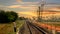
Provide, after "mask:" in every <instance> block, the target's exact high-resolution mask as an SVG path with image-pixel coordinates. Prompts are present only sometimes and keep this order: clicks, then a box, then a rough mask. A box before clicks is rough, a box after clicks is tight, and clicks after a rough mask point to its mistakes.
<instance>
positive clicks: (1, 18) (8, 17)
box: [0, 10, 18, 23]
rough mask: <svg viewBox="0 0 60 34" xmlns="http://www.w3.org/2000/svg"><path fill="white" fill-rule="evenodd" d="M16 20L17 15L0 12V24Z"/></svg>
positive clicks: (12, 12) (11, 12) (10, 12)
mask: <svg viewBox="0 0 60 34" xmlns="http://www.w3.org/2000/svg"><path fill="white" fill-rule="evenodd" d="M17 18H18V15H17V13H16V12H14V11H8V12H7V11H4V10H0V23H8V22H14V21H15V20H16V19H17Z"/></svg>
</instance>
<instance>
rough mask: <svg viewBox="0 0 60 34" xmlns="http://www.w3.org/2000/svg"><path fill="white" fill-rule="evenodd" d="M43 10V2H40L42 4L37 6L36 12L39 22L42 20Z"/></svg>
mask: <svg viewBox="0 0 60 34" xmlns="http://www.w3.org/2000/svg"><path fill="white" fill-rule="evenodd" d="M43 8H44V1H43V0H42V3H41V5H39V6H38V11H37V15H38V21H41V20H40V19H42V12H43Z"/></svg>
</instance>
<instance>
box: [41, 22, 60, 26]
mask: <svg viewBox="0 0 60 34" xmlns="http://www.w3.org/2000/svg"><path fill="white" fill-rule="evenodd" d="M42 23H44V24H48V25H54V26H60V22H42Z"/></svg>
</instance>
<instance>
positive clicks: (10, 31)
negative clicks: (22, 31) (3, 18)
mask: <svg viewBox="0 0 60 34" xmlns="http://www.w3.org/2000/svg"><path fill="white" fill-rule="evenodd" d="M23 24H24V20H17V21H16V25H17V28H20V27H21V26H22V25H23ZM0 34H15V32H14V28H13V23H10V24H0Z"/></svg>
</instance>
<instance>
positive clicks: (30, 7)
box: [0, 0, 60, 16]
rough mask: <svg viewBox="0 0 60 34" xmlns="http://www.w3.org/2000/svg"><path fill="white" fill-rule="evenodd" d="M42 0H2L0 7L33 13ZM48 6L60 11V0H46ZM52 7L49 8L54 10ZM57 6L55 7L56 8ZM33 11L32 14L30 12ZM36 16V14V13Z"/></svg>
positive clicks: (0, 0)
mask: <svg viewBox="0 0 60 34" xmlns="http://www.w3.org/2000/svg"><path fill="white" fill-rule="evenodd" d="M41 1H42V0H0V9H3V10H6V11H15V12H18V13H19V12H20V13H22V14H23V13H24V14H29V15H32V14H33V12H34V11H37V9H38V5H40V4H41V3H42V2H41ZM44 1H45V6H46V7H49V6H51V7H53V8H52V9H54V10H57V9H58V11H60V0H44ZM51 7H50V9H49V10H52V9H51ZM54 7H55V8H54ZM30 13H31V14H30ZM34 16H35V15H34Z"/></svg>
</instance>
